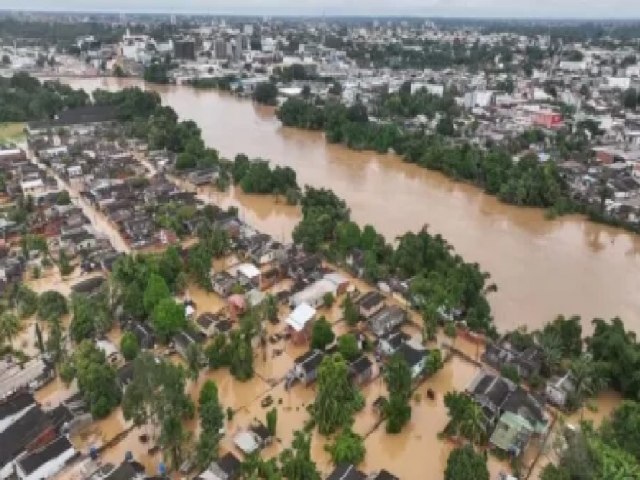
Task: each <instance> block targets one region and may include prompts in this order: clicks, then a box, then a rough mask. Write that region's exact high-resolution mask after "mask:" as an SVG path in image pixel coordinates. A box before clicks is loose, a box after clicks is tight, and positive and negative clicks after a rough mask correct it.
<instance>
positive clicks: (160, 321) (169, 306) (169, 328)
mask: <svg viewBox="0 0 640 480" xmlns="http://www.w3.org/2000/svg"><path fill="white" fill-rule="evenodd" d="M151 320H152V323H153V328H154V330H155V332H156V334H157V335H158V337H159V339H160V340H161V341H162V342H165V343H166V342H168V341H169V339H170V338H171V337H172V336H173V335H175V334H176V333H178V332H179V331H180V330H181V329H183V328H184V327H185V326H186V324H187V322H186V320H185V316H184V307H183V306H182V305H180V304H179V303H176V302H175V301H174V300H173V299H172V298H165V299H162V300H160V302H158V304H157V305H156V306H155V308H154V309H153V316H152V319H151Z"/></svg>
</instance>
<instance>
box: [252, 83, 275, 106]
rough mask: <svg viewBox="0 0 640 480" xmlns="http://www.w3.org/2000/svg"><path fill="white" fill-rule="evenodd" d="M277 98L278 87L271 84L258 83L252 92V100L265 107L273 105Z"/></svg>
mask: <svg viewBox="0 0 640 480" xmlns="http://www.w3.org/2000/svg"><path fill="white" fill-rule="evenodd" d="M277 97H278V87H277V86H276V85H275V84H274V83H272V82H263V83H259V84H258V85H257V86H256V88H255V90H254V92H253V99H254V100H255V101H256V102H258V103H263V104H265V105H275V104H276V99H277Z"/></svg>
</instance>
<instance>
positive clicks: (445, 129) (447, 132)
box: [436, 117, 456, 137]
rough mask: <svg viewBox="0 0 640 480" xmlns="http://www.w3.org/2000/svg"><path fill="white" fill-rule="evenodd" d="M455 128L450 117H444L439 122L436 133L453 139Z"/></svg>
mask: <svg viewBox="0 0 640 480" xmlns="http://www.w3.org/2000/svg"><path fill="white" fill-rule="evenodd" d="M455 131H456V130H455V127H454V126H453V120H451V118H450V117H442V118H441V119H440V120H439V121H438V125H437V126H436V132H438V133H439V134H440V135H444V136H446V137H451V136H453V134H454V133H455Z"/></svg>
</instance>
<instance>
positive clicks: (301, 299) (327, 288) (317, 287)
mask: <svg viewBox="0 0 640 480" xmlns="http://www.w3.org/2000/svg"><path fill="white" fill-rule="evenodd" d="M337 291H338V286H337V285H336V284H335V283H334V282H332V281H331V280H328V279H325V278H323V279H320V280H318V281H316V282H314V283H312V284H311V285H309V286H308V287H306V288H305V289H303V290H301V291H299V292H298V293H295V294H294V295H292V296H291V298H290V299H289V304H290V306H291V307H292V308H295V307H297V306H299V305H301V304H303V303H306V304H308V305H310V306H312V307H313V308H318V307H321V306H322V305H323V304H324V296H325V295H327V294H329V293H330V294H331V295H334V296H335V295H336V292H337Z"/></svg>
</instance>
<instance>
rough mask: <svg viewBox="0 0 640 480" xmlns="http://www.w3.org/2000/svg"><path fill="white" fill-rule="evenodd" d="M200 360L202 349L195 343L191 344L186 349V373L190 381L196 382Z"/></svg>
mask: <svg viewBox="0 0 640 480" xmlns="http://www.w3.org/2000/svg"><path fill="white" fill-rule="evenodd" d="M201 358H202V349H201V348H200V345H198V344H197V343H192V344H191V345H189V347H188V348H187V371H188V372H189V376H190V377H191V380H194V381H195V380H198V376H199V375H200V363H201Z"/></svg>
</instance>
